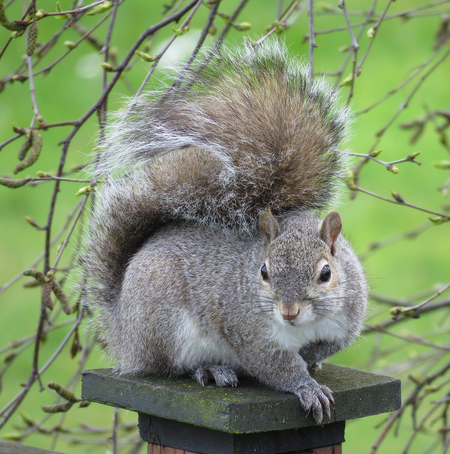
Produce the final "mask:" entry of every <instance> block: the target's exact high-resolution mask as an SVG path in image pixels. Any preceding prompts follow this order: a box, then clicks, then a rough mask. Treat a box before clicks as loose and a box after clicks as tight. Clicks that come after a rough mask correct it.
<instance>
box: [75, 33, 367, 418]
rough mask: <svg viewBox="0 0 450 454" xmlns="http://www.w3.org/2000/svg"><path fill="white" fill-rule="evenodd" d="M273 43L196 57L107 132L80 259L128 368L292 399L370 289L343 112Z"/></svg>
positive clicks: (318, 411) (306, 399)
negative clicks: (351, 214) (343, 188)
mask: <svg viewBox="0 0 450 454" xmlns="http://www.w3.org/2000/svg"><path fill="white" fill-rule="evenodd" d="M307 74H308V72H307V68H305V67H304V66H302V65H301V64H299V63H298V62H297V61H296V60H295V59H293V58H291V57H290V56H289V54H288V51H287V49H286V47H285V46H284V45H282V44H280V43H278V42H276V41H271V42H264V43H262V44H261V45H260V47H258V48H257V49H254V48H253V47H252V46H251V45H246V46H242V47H239V48H235V49H231V48H223V49H222V50H221V51H215V52H213V53H212V54H209V55H207V57H206V60H205V59H199V60H198V61H197V62H196V63H194V64H193V65H192V66H191V67H190V68H189V69H188V70H186V71H185V72H184V78H183V80H182V82H181V84H179V85H178V86H176V85H174V86H172V88H171V90H169V91H167V92H165V93H164V94H156V95H155V94H149V95H146V96H144V97H141V99H140V100H139V101H138V102H137V103H136V104H134V105H133V106H132V107H131V108H130V109H129V111H127V113H126V115H124V116H122V117H120V116H119V119H118V120H117V122H116V123H115V124H113V126H112V128H111V133H110V136H109V139H108V147H107V148H106V149H105V152H104V155H103V159H102V162H101V163H100V165H99V170H98V174H103V175H104V176H105V182H104V183H102V184H101V185H100V186H99V187H98V188H97V191H96V193H95V205H94V208H93V210H92V214H91V220H90V226H89V231H88V233H87V239H86V258H85V260H84V268H85V276H86V278H87V283H86V287H85V297H86V300H87V303H88V304H89V305H90V306H91V307H92V308H93V310H94V312H97V314H96V320H97V325H98V331H99V333H100V336H101V337H102V339H103V343H104V345H105V347H106V351H107V353H108V354H109V355H110V356H111V357H112V358H114V360H115V362H116V368H117V370H118V371H120V372H123V373H131V374H158V375H165V376H181V375H189V376H192V377H193V378H194V379H195V380H197V381H198V382H199V383H201V384H202V385H205V384H206V383H208V382H209V381H212V380H214V381H215V383H216V384H217V385H218V386H227V385H228V386H236V385H237V384H238V376H240V375H241V374H242V375H248V376H252V377H255V378H256V379H258V380H259V381H261V382H263V383H265V384H267V385H269V386H271V387H273V388H274V389H277V390H281V391H288V392H292V393H294V394H296V395H297V396H298V398H299V400H300V404H301V405H302V407H303V408H304V409H305V410H306V411H307V412H308V413H309V412H310V411H311V412H312V415H313V417H314V419H315V420H316V422H318V423H319V422H321V421H322V420H324V418H328V419H331V410H332V409H331V407H332V406H333V405H334V401H333V396H332V392H331V390H330V389H329V388H327V387H326V386H322V385H319V384H318V383H317V382H316V381H315V380H314V378H312V376H311V375H310V373H309V371H308V368H314V367H319V365H320V362H321V361H322V360H323V359H325V358H327V357H329V356H330V355H333V354H334V353H336V352H337V351H339V350H341V349H342V348H345V347H346V346H348V345H349V344H350V343H351V342H352V341H353V340H354V339H355V338H356V337H357V336H358V334H359V332H360V329H361V325H362V322H363V318H364V312H365V306H366V300H367V286H366V281H365V277H364V272H363V269H362V267H361V265H360V263H359V261H358V259H357V257H356V255H355V254H354V252H353V250H352V249H351V247H350V245H349V244H348V243H347V241H346V240H345V239H344V238H343V237H342V235H341V228H342V224H341V218H340V216H339V214H338V213H337V212H335V211H332V212H330V213H329V214H328V215H327V216H326V217H325V218H324V219H323V220H321V219H320V218H319V217H318V216H317V215H316V214H314V212H313V211H314V210H325V209H327V208H328V206H329V205H330V203H332V202H333V200H334V198H335V195H336V192H337V187H338V185H339V183H340V179H341V178H342V177H343V176H344V174H345V172H346V168H347V153H346V152H344V151H340V150H339V149H338V147H339V146H340V144H341V142H342V140H343V137H344V135H345V132H346V129H347V127H348V123H349V121H350V118H351V115H350V114H349V112H348V109H347V108H346V107H342V106H340V105H339V101H338V93H337V91H336V90H335V89H333V88H331V86H330V85H329V84H328V82H326V81H325V80H324V79H323V78H317V79H316V80H315V81H314V83H313V84H310V83H309V81H308V75H307Z"/></svg>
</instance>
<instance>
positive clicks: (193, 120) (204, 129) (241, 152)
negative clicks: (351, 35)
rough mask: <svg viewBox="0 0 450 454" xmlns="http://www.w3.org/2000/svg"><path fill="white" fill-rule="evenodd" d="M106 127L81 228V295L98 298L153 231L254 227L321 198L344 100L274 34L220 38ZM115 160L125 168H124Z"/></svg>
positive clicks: (325, 200) (341, 160) (335, 166)
mask: <svg viewBox="0 0 450 454" xmlns="http://www.w3.org/2000/svg"><path fill="white" fill-rule="evenodd" d="M205 63H206V62H205V60H199V61H198V62H197V63H196V64H194V65H193V66H192V67H191V68H190V69H189V70H188V71H187V72H186V73H185V74H184V79H183V81H182V83H181V85H180V86H178V87H177V88H172V89H171V90H169V91H167V92H166V93H164V94H155V93H150V94H148V95H146V96H143V97H141V99H140V100H139V101H138V102H137V103H136V104H135V105H134V106H133V107H132V108H130V109H129V110H128V111H127V112H126V113H125V114H121V115H119V116H118V118H117V120H116V123H115V124H113V125H112V127H111V133H110V137H109V140H108V148H107V150H106V151H105V153H104V156H103V159H102V163H101V165H100V173H103V174H104V175H107V176H111V175H113V176H115V177H114V178H111V179H110V180H109V182H108V183H105V184H103V185H102V187H101V188H100V189H99V190H98V191H97V194H96V199H97V203H96V206H95V209H94V210H93V213H92V220H91V226H90V230H89V234H88V239H87V259H86V268H87V269H86V271H87V273H88V274H89V276H90V278H91V283H90V286H89V292H90V295H89V300H92V301H93V302H94V303H95V304H97V305H100V306H104V307H105V306H108V305H109V304H111V303H112V302H113V301H114V300H115V298H116V297H117V295H118V292H119V289H120V285H121V282H122V279H123V273H124V272H125V268H126V265H127V262H128V261H129V259H130V257H131V256H132V255H133V254H134V253H135V252H136V250H137V249H138V248H139V247H140V246H141V244H142V243H143V241H144V240H145V239H146V238H148V237H149V236H150V235H151V232H152V231H155V230H156V229H159V228H161V226H162V225H163V224H166V223H171V222H180V221H181V222H186V221H193V222H197V223H202V224H208V225H219V226H226V227H227V228H235V229H241V230H244V231H254V229H255V228H256V226H257V215H258V214H259V212H261V211H262V210H264V209H267V208H270V209H272V211H273V212H274V213H275V214H276V213H283V212H285V211H289V210H293V209H319V210H320V209H325V208H327V206H328V205H329V204H330V202H331V201H332V200H333V198H334V195H335V192H336V183H337V180H338V179H339V178H341V177H342V176H343V173H344V171H345V169H346V161H347V158H346V153H345V152H342V151H339V150H338V147H339V145H340V144H341V142H342V139H343V137H344V135H345V131H346V129H347V127H348V124H349V117H350V115H349V113H348V110H347V108H345V107H341V106H339V102H338V100H337V92H336V90H335V89H333V88H331V87H330V85H329V84H328V83H327V82H326V81H325V80H324V79H322V78H318V79H316V80H315V81H314V83H313V84H312V85H311V84H309V82H308V71H307V68H306V67H305V66H303V65H301V64H299V63H298V61H295V60H293V59H292V58H290V57H289V56H288V52H287V49H286V48H285V47H284V45H282V44H279V42H277V41H271V42H265V43H263V44H262V45H261V46H260V47H259V48H258V49H256V50H255V49H253V48H252V46H251V45H247V46H246V47H244V48H239V49H222V50H221V51H218V52H217V53H215V54H213V55H209V56H208V60H207V63H206V64H205ZM124 169H126V171H125V172H124Z"/></svg>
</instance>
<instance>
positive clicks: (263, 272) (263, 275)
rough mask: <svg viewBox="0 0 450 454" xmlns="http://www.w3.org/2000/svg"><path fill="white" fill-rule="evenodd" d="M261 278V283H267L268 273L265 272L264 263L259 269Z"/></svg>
mask: <svg viewBox="0 0 450 454" xmlns="http://www.w3.org/2000/svg"><path fill="white" fill-rule="evenodd" d="M261 277H262V278H263V281H268V280H269V273H268V271H267V266H266V264H265V263H264V265H263V266H262V268H261Z"/></svg>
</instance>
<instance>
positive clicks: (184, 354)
mask: <svg viewBox="0 0 450 454" xmlns="http://www.w3.org/2000/svg"><path fill="white" fill-rule="evenodd" d="M176 345H177V346H180V351H179V352H178V355H177V358H176V361H175V363H176V366H178V367H180V368H182V369H186V368H187V369H189V368H192V367H196V366H198V365H200V364H226V365H229V366H231V367H235V366H238V365H239V363H238V361H237V358H236V355H235V354H234V353H233V352H232V351H231V349H230V348H229V346H228V345H227V344H226V342H225V339H223V338H222V337H220V336H219V335H217V336H215V335H214V334H212V335H211V334H208V336H206V337H205V335H202V334H201V332H200V329H199V326H198V324H197V323H196V322H195V321H194V320H192V319H191V318H190V316H189V315H188V314H187V313H185V314H184V315H183V324H182V329H181V330H180V331H179V332H178V334H177V340H176Z"/></svg>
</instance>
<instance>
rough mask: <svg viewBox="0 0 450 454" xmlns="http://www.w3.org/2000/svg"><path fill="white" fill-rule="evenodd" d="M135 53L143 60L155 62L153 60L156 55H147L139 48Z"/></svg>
mask: <svg viewBox="0 0 450 454" xmlns="http://www.w3.org/2000/svg"><path fill="white" fill-rule="evenodd" d="M134 53H135V54H136V55H137V56H138V57H140V58H142V60H144V61H148V62H153V61H155V60H156V56H150V55H147V54H146V53H144V52H141V51H139V50H135V51H134Z"/></svg>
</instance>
